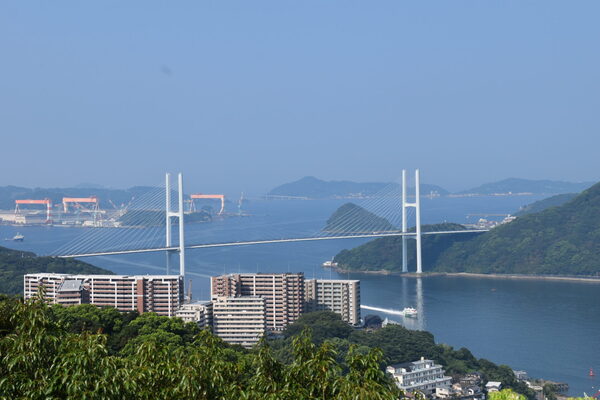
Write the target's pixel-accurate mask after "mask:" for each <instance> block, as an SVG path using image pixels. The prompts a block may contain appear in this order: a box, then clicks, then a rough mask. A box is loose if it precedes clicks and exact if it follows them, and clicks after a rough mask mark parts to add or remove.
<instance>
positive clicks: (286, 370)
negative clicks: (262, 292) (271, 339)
mask: <svg viewBox="0 0 600 400" xmlns="http://www.w3.org/2000/svg"><path fill="white" fill-rule="evenodd" d="M73 309H76V307H74V308H73ZM55 311H56V310H55ZM55 311H53V309H52V308H51V307H49V306H47V305H46V304H45V303H44V302H42V301H41V300H33V301H26V302H23V301H22V300H20V299H15V298H7V297H4V298H1V299H0V397H1V398H3V399H18V398H27V399H58V398H61V399H62V398H78V399H79V398H85V399H123V398H127V399H317V398H318V399H334V398H337V399H375V400H377V399H382V400H383V399H397V398H399V396H401V393H400V392H399V391H398V389H397V388H396V387H395V385H394V384H393V383H392V382H391V381H390V380H389V379H388V377H386V375H385V374H384V372H383V371H382V370H381V369H380V368H379V366H380V364H381V362H382V358H383V355H382V352H381V350H377V349H374V350H369V351H368V352H367V353H366V354H361V353H360V352H358V351H356V348H355V346H351V347H350V348H349V350H348V352H347V354H346V357H345V360H344V363H345V364H344V365H345V366H346V367H347V370H346V371H345V372H344V373H342V367H341V364H340V363H339V362H338V361H337V360H336V357H337V352H336V350H335V347H334V346H333V345H332V344H331V343H328V342H325V343H323V344H321V345H315V344H313V343H312V341H311V340H310V334H309V333H308V331H306V330H305V331H304V332H302V333H300V334H298V335H297V336H295V337H294V339H293V343H292V350H293V360H292V362H291V363H289V364H283V363H281V362H279V361H277V360H276V359H275V357H274V356H273V354H272V352H271V350H270V347H269V346H268V344H267V343H266V342H263V343H262V344H261V345H260V346H259V347H258V348H257V349H256V350H255V351H250V352H249V351H243V350H240V349H235V348H231V347H229V346H227V345H225V344H224V343H223V342H222V341H221V340H220V339H218V338H217V337H215V336H213V335H212V334H211V333H209V332H208V331H199V332H197V333H196V334H195V335H194V336H193V338H187V339H182V340H181V341H180V342H178V343H173V342H172V341H167V342H166V343H165V341H164V340H163V339H164V337H163V336H162V335H160V334H158V335H153V334H157V333H158V332H166V331H164V330H162V329H157V328H156V327H155V329H152V328H147V329H146V333H145V334H144V333H142V331H143V330H144V329H145V328H144V326H145V327H147V326H151V325H152V323H150V324H144V323H142V327H141V328H140V330H139V331H138V332H137V333H136V334H137V336H136V338H139V337H144V340H140V341H139V342H138V343H135V344H136V346H135V347H134V348H131V347H130V348H128V347H127V346H124V347H123V350H122V351H120V352H119V353H117V354H111V352H110V351H109V347H108V346H107V340H108V337H109V336H110V335H109V334H105V333H99V332H97V333H94V332H90V331H89V330H87V329H86V327H85V326H82V325H80V326H79V328H74V326H73V323H74V322H77V321H76V320H75V321H70V322H68V321H66V320H65V315H63V316H59V317H57V315H56V314H55ZM140 318H141V317H140ZM155 318H159V319H155V320H154V322H160V321H162V322H164V320H161V319H160V317H155ZM108 319H110V316H109V318H108ZM150 319H151V320H152V318H150ZM173 321H176V322H175V324H176V325H177V324H179V326H180V325H182V324H183V323H182V322H181V321H180V320H173ZM177 321H179V322H177ZM104 322H106V321H104ZM146 322H147V321H146ZM102 323H103V322H102ZM102 323H101V324H102ZM113 325H115V324H113ZM129 325H130V324H127V326H129ZM183 325H184V328H185V325H186V324H183ZM77 329H80V330H82V332H78V333H75V332H73V330H77ZM113 329H117V330H118V328H115V327H114V326H113ZM164 329H166V330H169V329H177V326H170V327H169V326H166V327H164ZM175 336H177V335H175ZM132 340H134V339H132ZM131 343H132V341H131V340H130V341H129V343H128V344H131Z"/></svg>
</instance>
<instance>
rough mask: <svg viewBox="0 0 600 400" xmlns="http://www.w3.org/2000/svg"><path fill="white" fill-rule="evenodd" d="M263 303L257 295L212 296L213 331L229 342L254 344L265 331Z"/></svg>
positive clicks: (246, 344) (242, 344)
mask: <svg viewBox="0 0 600 400" xmlns="http://www.w3.org/2000/svg"><path fill="white" fill-rule="evenodd" d="M265 303H266V301H265V299H264V298H262V297H259V296H238V297H229V296H217V297H215V298H213V302H212V305H213V309H212V312H213V333H214V334H215V335H217V336H218V337H220V338H221V339H223V341H225V342H227V343H230V344H239V345H241V346H244V347H247V348H250V347H252V346H254V345H255V344H256V343H258V341H259V340H260V338H261V337H262V336H264V335H265V332H266V325H265V323H266V317H265Z"/></svg>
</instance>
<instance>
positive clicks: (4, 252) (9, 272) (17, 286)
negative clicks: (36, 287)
mask: <svg viewBox="0 0 600 400" xmlns="http://www.w3.org/2000/svg"><path fill="white" fill-rule="evenodd" d="M36 272H52V273H65V274H112V272H110V271H108V270H105V269H102V268H99V267H95V266H93V265H91V264H88V263H85V262H82V261H78V260H73V259H70V258H57V257H37V256H36V255H35V254H34V253H30V252H27V251H18V250H11V249H7V248H6V247H0V293H3V294H19V293H23V275H25V274H32V273H36Z"/></svg>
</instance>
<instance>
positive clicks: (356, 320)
mask: <svg viewBox="0 0 600 400" xmlns="http://www.w3.org/2000/svg"><path fill="white" fill-rule="evenodd" d="M305 293H306V311H307V312H311V311H321V310H330V311H333V312H335V313H337V314H339V315H340V316H341V317H342V320H344V321H346V322H347V323H349V324H351V325H359V324H360V281H359V280H339V279H308V280H306V284H305Z"/></svg>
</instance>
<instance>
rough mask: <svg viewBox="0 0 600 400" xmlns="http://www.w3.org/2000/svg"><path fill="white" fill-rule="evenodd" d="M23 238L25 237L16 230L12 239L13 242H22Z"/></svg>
mask: <svg viewBox="0 0 600 400" xmlns="http://www.w3.org/2000/svg"><path fill="white" fill-rule="evenodd" d="M23 239H25V236H23V235H21V234H20V233H18V232H17V234H16V235H15V236H13V238H12V240H13V241H15V242H22V241H23Z"/></svg>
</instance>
